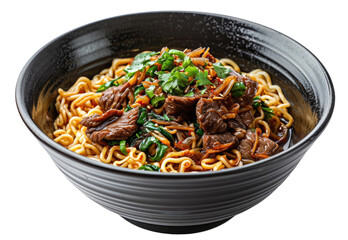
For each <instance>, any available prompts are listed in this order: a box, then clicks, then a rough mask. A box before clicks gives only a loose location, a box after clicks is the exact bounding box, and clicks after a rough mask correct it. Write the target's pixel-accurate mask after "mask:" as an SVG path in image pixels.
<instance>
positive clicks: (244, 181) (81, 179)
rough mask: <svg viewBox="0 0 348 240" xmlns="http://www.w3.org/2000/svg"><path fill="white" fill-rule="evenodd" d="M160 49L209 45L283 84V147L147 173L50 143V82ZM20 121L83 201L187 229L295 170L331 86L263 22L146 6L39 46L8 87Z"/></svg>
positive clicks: (306, 56)
mask: <svg viewBox="0 0 348 240" xmlns="http://www.w3.org/2000/svg"><path fill="white" fill-rule="evenodd" d="M163 46H168V47H170V48H177V49H184V48H191V49H194V48H196V47H200V46H203V47H210V48H211V52H212V54H213V55H214V56H216V57H218V58H221V57H230V58H232V59H234V60H235V61H236V62H237V63H238V64H239V65H240V67H241V69H242V70H243V71H250V70H252V69H255V68H262V69H264V70H266V71H267V72H269V73H270V75H271V77H272V79H273V81H274V83H275V84H278V85H280V86H281V87H282V89H283V92H284V94H285V96H286V97H287V98H288V100H289V101H290V103H291V104H292V108H291V114H292V115H293V117H294V119H295V123H294V127H293V134H292V136H291V141H290V147H289V149H287V150H285V151H284V152H282V153H279V154H277V155H275V156H273V157H270V158H268V159H265V160H261V161H258V162H256V163H253V164H249V165H246V166H243V167H240V168H233V169H227V170H222V171H218V172H204V173H184V174H170V173H157V172H156V173H155V172H147V171H137V170H131V169H125V168H120V167H114V166H112V165H107V164H104V163H101V162H96V161H94V160H91V159H88V158H86V157H83V156H80V155H78V154H76V153H74V152H71V151H69V150H67V149H65V148H64V147H62V146H61V145H59V144H57V143H55V142H54V141H53V140H52V139H51V138H50V136H51V135H52V132H53V125H52V123H53V120H54V119H55V117H56V116H57V113H56V111H55V108H54V101H55V98H56V96H57V89H58V88H60V87H61V88H64V89H67V88H68V87H69V86H71V85H72V84H73V83H74V81H76V80H77V78H78V77H79V76H81V75H84V76H87V77H92V76H93V75H94V74H96V73H98V72H99V71H100V70H101V69H103V68H105V67H108V66H109V65H110V64H111V61H112V59H113V58H114V57H116V56H117V57H125V56H128V57H129V56H134V55H135V54H136V53H138V52H141V51H144V50H160V49H161V48H162V47H163ZM16 101H17V107H18V110H19V113H20V115H21V117H22V118H23V121H24V123H25V124H26V125H27V127H28V128H29V129H30V131H31V132H32V133H33V134H34V135H35V137H36V138H37V139H38V140H39V142H40V143H41V144H42V146H43V147H44V148H45V149H46V150H47V152H48V153H49V154H50V156H51V157H52V159H53V160H54V162H55V163H56V165H57V166H58V168H59V169H60V170H61V171H62V172H63V173H64V174H65V175H66V176H67V178H68V179H69V180H70V181H71V182H72V183H73V184H74V185H75V186H76V187H77V188H78V189H80V190H81V191H82V192H83V193H84V194H86V195H87V196H88V197H89V198H91V199H92V200H94V201H96V202H97V203H99V204H100V205H102V206H104V207H105V208H107V209H109V210H111V211H114V212H116V213H117V214H119V215H121V216H122V217H124V218H126V219H127V220H128V221H130V222H132V223H134V224H136V225H138V226H140V227H143V228H146V229H150V230H154V231H159V232H168V233H189V232H197V231H202V230H206V229H209V228H212V227H215V226H218V225H220V224H221V223H223V222H225V221H227V220H228V219H230V218H231V217H233V216H234V215H236V214H239V213H241V212H243V211H245V210H247V209H249V208H251V207H252V206H254V205H255V204H257V203H259V202H260V201H262V200H263V199H264V198H266V197H267V196H268V195H269V194H271V193H272V192H273V191H274V190H275V189H276V188H277V187H278V186H279V185H280V184H281V183H282V182H283V181H284V180H285V179H286V177H287V176H288V175H289V174H290V173H291V171H292V170H293V169H294V168H295V167H296V165H297V164H298V162H299V161H300V159H301V158H302V157H303V155H304V154H305V152H306V151H307V150H308V148H309V147H310V146H311V145H312V144H313V142H314V141H315V140H316V139H317V137H318V136H319V135H320V134H321V133H322V131H323V130H324V128H325V127H326V125H327V124H328V122H329V120H330V117H331V115H332V112H333V108H334V89H333V85H332V82H331V80H330V77H329V75H328V73H327V72H326V70H325V68H324V67H323V66H322V64H321V63H320V62H319V61H318V59H317V58H316V57H315V56H313V54H312V53H310V52H309V51H308V50H307V49H306V48H304V47H303V46H301V45H300V44H299V43H297V42H295V41H294V40H292V39H290V38H289V37H287V36H285V35H283V34H281V33H279V32H276V31H274V30H272V29H269V28H267V27H264V26H261V25H258V24H255V23H252V22H249V21H245V20H241V19H237V18H233V17H228V16H221V15H216V14H207V13H192V12H152V13H139V14H131V15H125V16H119V17H115V18H110V19H106V20H102V21H99V22H95V23H92V24H88V25H86V26H83V27H80V28H78V29H75V30H73V31H71V32H68V33H66V34H64V35H62V36H60V37H58V38H57V39H55V40H53V41H52V42H50V43H49V44H47V45H46V46H44V47H43V48H42V49H40V50H39V51H38V52H37V53H36V54H35V55H34V56H33V57H32V58H31V59H30V60H29V61H28V63H27V64H26V65H25V67H24V69H23V70H22V72H21V74H20V76H19V79H18V82H17V86H16Z"/></svg>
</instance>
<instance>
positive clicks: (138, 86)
mask: <svg viewBox="0 0 348 240" xmlns="http://www.w3.org/2000/svg"><path fill="white" fill-rule="evenodd" d="M142 90H145V87H144V86H143V84H139V85H137V86H135V88H134V96H137V95H138V94H139V93H140V92H141V91H142Z"/></svg>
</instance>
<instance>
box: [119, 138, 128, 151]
mask: <svg viewBox="0 0 348 240" xmlns="http://www.w3.org/2000/svg"><path fill="white" fill-rule="evenodd" d="M120 151H121V152H122V153H123V154H124V155H128V152H127V149H126V140H122V141H120Z"/></svg>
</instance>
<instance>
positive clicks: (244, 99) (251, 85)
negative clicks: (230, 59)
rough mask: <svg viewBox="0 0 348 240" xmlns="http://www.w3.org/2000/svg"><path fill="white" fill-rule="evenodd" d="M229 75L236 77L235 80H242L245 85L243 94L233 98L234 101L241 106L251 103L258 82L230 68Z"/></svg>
mask: <svg viewBox="0 0 348 240" xmlns="http://www.w3.org/2000/svg"><path fill="white" fill-rule="evenodd" d="M231 75H232V76H235V77H236V81H237V82H243V83H244V85H245V87H246V90H245V92H244V94H243V95H242V96H241V97H239V98H235V100H236V102H237V103H239V104H240V105H241V106H247V105H251V104H252V101H253V98H254V97H255V95H256V92H257V87H258V83H257V82H256V81H253V80H251V79H250V78H249V77H246V76H242V75H241V74H239V73H237V72H236V71H234V70H232V72H231Z"/></svg>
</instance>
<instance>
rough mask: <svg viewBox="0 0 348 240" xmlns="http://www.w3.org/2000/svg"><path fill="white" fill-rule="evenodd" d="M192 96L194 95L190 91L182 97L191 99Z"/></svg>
mask: <svg viewBox="0 0 348 240" xmlns="http://www.w3.org/2000/svg"><path fill="white" fill-rule="evenodd" d="M193 96H195V94H194V93H193V91H190V92H188V93H186V94H185V95H184V97H193Z"/></svg>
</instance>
